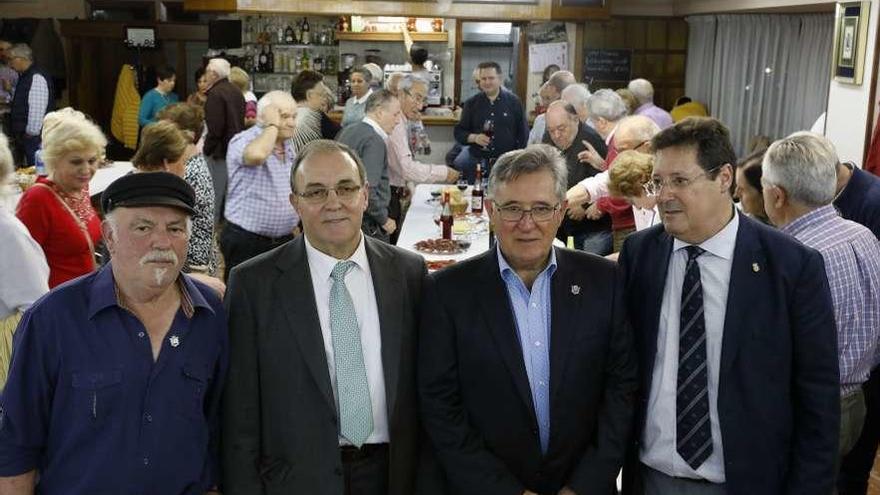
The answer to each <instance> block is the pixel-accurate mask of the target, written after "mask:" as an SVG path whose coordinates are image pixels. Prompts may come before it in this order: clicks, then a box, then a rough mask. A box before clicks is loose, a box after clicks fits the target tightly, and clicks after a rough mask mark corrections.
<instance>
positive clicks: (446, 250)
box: [413, 239, 471, 254]
mask: <svg viewBox="0 0 880 495" xmlns="http://www.w3.org/2000/svg"><path fill="white" fill-rule="evenodd" d="M413 247H414V248H415V249H416V251H418V252H420V253H427V254H459V253H463V252H465V251H467V250H468V248H469V247H471V243H470V242H468V241H460V240H454V239H425V240H423V241H419V242H417V243H415V245H413Z"/></svg>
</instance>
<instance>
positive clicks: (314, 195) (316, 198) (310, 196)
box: [294, 184, 363, 204]
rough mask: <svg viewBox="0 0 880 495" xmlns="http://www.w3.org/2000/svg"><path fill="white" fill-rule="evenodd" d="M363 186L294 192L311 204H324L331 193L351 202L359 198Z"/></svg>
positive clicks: (348, 185) (353, 185)
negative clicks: (356, 197)
mask: <svg viewBox="0 0 880 495" xmlns="http://www.w3.org/2000/svg"><path fill="white" fill-rule="evenodd" d="M362 187H363V186H359V185H357V184H343V185H338V186H336V187H312V188H308V189H306V190H305V191H303V192H294V194H296V195H297V196H299V197H300V198H302V199H303V200H305V201H307V202H309V203H316V204H317V203H324V202H326V201H327V198H329V197H330V191H333V192H335V193H336V197H337V198H339V200H340V201H351V200H352V199H354V198H355V196H357V194H358V192H359V191H360V190H361V188H362Z"/></svg>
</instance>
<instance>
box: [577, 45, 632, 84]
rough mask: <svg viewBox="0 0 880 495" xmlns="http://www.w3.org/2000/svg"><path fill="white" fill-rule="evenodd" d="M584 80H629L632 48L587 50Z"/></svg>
mask: <svg viewBox="0 0 880 495" xmlns="http://www.w3.org/2000/svg"><path fill="white" fill-rule="evenodd" d="M586 57H587V60H586V63H585V64H584V81H629V80H630V76H631V74H632V50H587V55H586Z"/></svg>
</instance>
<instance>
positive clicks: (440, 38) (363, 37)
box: [336, 31, 449, 43]
mask: <svg viewBox="0 0 880 495" xmlns="http://www.w3.org/2000/svg"><path fill="white" fill-rule="evenodd" d="M409 34H410V36H412V39H413V41H421V42H434V41H436V42H441V43H446V42H447V41H449V33H448V32H446V31H443V32H441V33H414V32H411V33H409ZM336 39H337V40H340V41H400V42H402V41H403V33H400V32H397V33H380V32H362V33H352V32H349V31H344V32H339V31H337V32H336Z"/></svg>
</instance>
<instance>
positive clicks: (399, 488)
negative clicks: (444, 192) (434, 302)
mask: <svg viewBox="0 0 880 495" xmlns="http://www.w3.org/2000/svg"><path fill="white" fill-rule="evenodd" d="M365 242H366V251H367V258H368V259H369V262H370V269H371V272H372V278H373V285H374V287H375V290H376V299H377V304H378V307H379V322H380V327H381V334H382V364H383V367H384V375H385V387H386V394H387V397H386V400H387V407H388V423H389V424H388V428H389V434H390V445H391V447H390V458H389V464H390V472H389V490H388V493H389V495H412V493H413V492H414V478H415V471H416V464H417V461H418V459H419V455H418V452H417V451H416V449H417V447H418V436H419V427H418V417H417V413H416V378H415V357H416V335H415V332H416V325H417V316H418V304H419V295H420V291H421V289H422V281H423V280H424V277H425V265H424V261H423V260H422V258H421V257H419V256H416V255H413V254H410V253H407V252H405V251H403V250H401V249H399V248H396V247H394V246H389V245H387V244H384V243H382V242H379V241H375V240H373V239H370V238H369V237H365ZM226 305H227V312H228V315H229V333H230V350H231V351H230V372H229V379H228V381H227V386H226V390H225V393H224V399H223V436H222V454H223V465H224V469H223V480H224V483H223V493H224V494H226V495H257V494H266V495H269V494H279V495H280V494H284V495H289V494H291V493H297V494H309V495H341V494H342V493H343V488H344V487H343V476H342V460H341V457H340V453H339V437H338V435H339V434H338V431H339V429H338V425H337V423H338V421H337V417H338V414H337V411H336V403H335V400H334V397H333V389H332V388H331V385H330V372H329V370H328V367H327V358H326V355H325V352H324V341H323V339H322V336H321V326H320V322H319V319H318V312H317V309H316V305H315V298H314V291H313V290H312V281H311V274H310V272H309V266H308V259H307V256H306V248H305V241H304V240H303V237H302V236H300V237H298V238H296V239H294V240H292V241H290V242H288V243H287V244H284V245H283V246H281V247H279V248H276V249H274V250H272V251H269V252H268V253H265V254H262V255H260V256H257V257H256V258H253V259H251V260H249V261H247V262H245V263H243V264H241V265H239V266H238V267H236V268H235V269H234V270H233V271H232V275H231V277H230V281H229V288H228V291H227V295H226Z"/></svg>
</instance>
